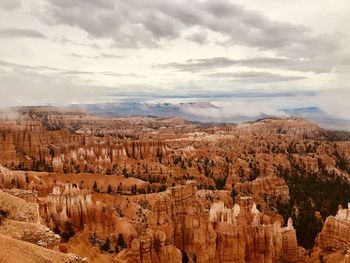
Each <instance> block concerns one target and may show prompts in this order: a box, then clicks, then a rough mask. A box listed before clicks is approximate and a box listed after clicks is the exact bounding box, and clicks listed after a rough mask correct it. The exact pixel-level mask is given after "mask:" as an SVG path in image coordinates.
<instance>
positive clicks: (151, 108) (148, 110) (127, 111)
mask: <svg viewBox="0 0 350 263" xmlns="http://www.w3.org/2000/svg"><path fill="white" fill-rule="evenodd" d="M191 107H195V109H200V110H206V109H207V110H212V109H217V108H218V107H217V106H216V105H214V104H212V103H209V102H198V103H194V102H191V103H176V104H175V103H147V102H121V103H99V104H75V105H71V108H73V109H84V110H86V111H88V112H90V113H92V114H95V115H100V116H120V117H130V116H155V117H172V116H178V117H181V118H183V119H185V120H189V121H199V122H205V123H208V122H214V123H241V122H246V121H253V120H256V119H263V118H267V117H275V116H269V115H265V114H260V115H257V116H254V117H248V116H235V117H234V118H232V117H230V118H228V117H226V118H224V117H223V118H210V117H203V116H200V115H199V114H198V115H194V114H192V113H191V111H188V109H189V108H191ZM278 112H280V114H279V115H278V116H295V117H302V118H306V119H309V120H310V121H313V122H315V123H316V124H318V125H320V126H321V127H323V128H325V129H331V130H342V131H350V120H345V119H339V118H334V117H333V116H330V115H328V114H327V113H325V112H323V111H322V110H321V109H320V108H318V107H305V108H292V109H280V110H279V111H278Z"/></svg>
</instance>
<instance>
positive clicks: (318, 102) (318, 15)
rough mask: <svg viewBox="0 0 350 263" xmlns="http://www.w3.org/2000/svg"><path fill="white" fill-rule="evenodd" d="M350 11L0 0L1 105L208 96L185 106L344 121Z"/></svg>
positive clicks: (340, 3) (331, 2)
mask: <svg viewBox="0 0 350 263" xmlns="http://www.w3.org/2000/svg"><path fill="white" fill-rule="evenodd" d="M349 14H350V1H348V0H318V1H314V0H313V1H311V0H284V1H281V0H264V1H261V0H232V1H230V0H118V1H112V0H75V1H70V0H0V106H2V107H7V106H21V105H46V104H50V105H67V104H76V103H78V104H84V103H105V102H115V103H118V102H125V101H140V102H147V103H159V102H171V103H180V102H210V103H212V104H213V105H216V106H217V109H219V110H216V111H215V112H209V113H208V112H201V109H202V107H197V108H196V107H194V108H193V109H190V110H191V111H192V112H193V113H197V114H213V115H215V114H216V115H220V114H221V115H225V117H227V116H228V117H229V116H231V115H232V116H234V115H238V114H239V115H249V116H253V115H259V114H271V115H273V114H277V112H278V110H279V109H282V108H286V109H290V108H302V107H319V108H320V109H321V110H322V111H324V112H325V113H327V114H329V115H331V116H334V117H336V118H343V119H348V120H349V119H350V114H349V113H350V103H349V102H348V100H349V98H350V39H349V36H350V26H349V25H350V16H349ZM187 110H188V108H187Z"/></svg>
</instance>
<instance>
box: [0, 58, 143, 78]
mask: <svg viewBox="0 0 350 263" xmlns="http://www.w3.org/2000/svg"><path fill="white" fill-rule="evenodd" d="M0 66H3V67H7V68H12V69H14V70H16V69H22V70H25V71H27V72H28V71H32V72H34V73H50V74H57V75H71V76H72V75H94V74H95V75H105V76H115V77H125V76H132V77H139V78H140V77H143V75H138V74H133V73H126V74H120V73H116V72H110V71H86V70H75V69H63V68H57V67H48V66H31V65H24V64H17V63H13V62H9V61H4V60H0Z"/></svg>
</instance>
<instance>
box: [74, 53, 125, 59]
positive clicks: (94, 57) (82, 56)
mask: <svg viewBox="0 0 350 263" xmlns="http://www.w3.org/2000/svg"><path fill="white" fill-rule="evenodd" d="M70 55H71V56H72V57H75V58H88V59H101V58H105V59H123V58H126V57H125V56H121V55H115V54H109V53H102V54H99V55H96V56H87V55H82V54H77V53H71V54H70Z"/></svg>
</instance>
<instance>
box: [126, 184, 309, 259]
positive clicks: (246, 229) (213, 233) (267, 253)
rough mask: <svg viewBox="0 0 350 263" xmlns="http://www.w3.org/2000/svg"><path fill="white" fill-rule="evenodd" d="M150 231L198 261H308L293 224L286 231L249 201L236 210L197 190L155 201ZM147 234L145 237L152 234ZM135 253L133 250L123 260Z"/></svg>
mask: <svg viewBox="0 0 350 263" xmlns="http://www.w3.org/2000/svg"><path fill="white" fill-rule="evenodd" d="M209 206H211V207H210V209H208V208H209ZM147 231H151V233H164V234H163V235H164V236H163V239H164V241H163V242H162V243H164V244H169V245H175V246H176V247H177V248H178V249H180V250H181V251H183V252H184V253H186V255H187V257H188V258H190V259H191V260H193V261H195V262H303V261H304V260H305V257H304V256H303V254H302V252H303V250H302V249H301V248H300V247H298V244H297V240H296V232H295V229H294V228H293V226H292V222H291V221H289V222H288V226H287V227H284V228H283V227H281V222H280V221H278V220H277V221H274V218H273V217H270V216H269V215H267V214H264V213H261V212H260V211H259V210H258V209H257V208H256V205H255V203H254V202H253V200H252V199H251V198H249V197H245V198H243V197H242V198H240V199H239V201H238V202H237V203H235V205H234V206H233V208H231V209H230V208H226V207H225V205H224V203H223V202H222V201H220V202H217V203H212V202H211V201H207V200H203V199H202V198H200V197H199V196H198V195H197V190H196V188H195V187H194V186H193V185H187V186H181V187H175V188H172V189H171V190H170V192H168V193H164V194H162V196H161V197H158V198H156V200H155V201H153V204H152V213H151V214H150V215H149V217H148V228H147ZM147 231H146V232H143V234H142V235H148V234H147V233H149V232H147ZM159 231H160V232H159ZM132 242H133V241H132ZM137 242H139V241H137ZM151 243H152V242H151ZM131 244H133V243H131ZM147 247H148V245H147ZM134 252H135V251H134ZM134 252H132V248H128V249H127V251H126V252H125V253H123V257H124V259H125V257H127V255H130V257H131V254H133V253H134ZM141 254H142V253H141ZM135 262H143V261H135ZM146 262H158V261H146ZM179 262H180V261H179Z"/></svg>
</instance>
